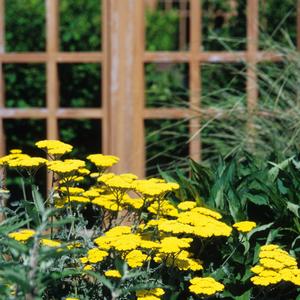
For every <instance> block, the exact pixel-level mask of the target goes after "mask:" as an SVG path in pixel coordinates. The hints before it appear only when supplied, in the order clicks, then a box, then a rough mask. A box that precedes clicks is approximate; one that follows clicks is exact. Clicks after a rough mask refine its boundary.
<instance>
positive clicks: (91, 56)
mask: <svg viewBox="0 0 300 300" xmlns="http://www.w3.org/2000/svg"><path fill="white" fill-rule="evenodd" d="M191 57H192V54H191V53H190V52H168V51H158V52H145V53H144V62H155V63H180V62H186V63H188V62H189V61H190V60H191ZM51 58H52V59H54V60H55V61H57V62H58V63H99V62H102V61H103V53H101V52H76V53H72V52H58V53H55V54H52V56H51ZM256 58H257V61H258V62H260V61H273V62H276V61H281V60H282V58H283V56H282V54H279V53H274V52H266V51H259V52H257V53H256ZM247 59H248V57H247V52H245V51H236V52H222V51H214V52H211V51H210V52H201V53H199V54H198V55H197V56H196V60H198V61H199V62H207V63H222V62H246V61H247ZM48 60H49V55H48V54H47V53H42V52H36V53H33V52H30V53H27V52H26V53H25V52H24V53H20V52H19V53H0V62H2V63H46V62H47V61H48Z"/></svg>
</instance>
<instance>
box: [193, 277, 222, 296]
mask: <svg viewBox="0 0 300 300" xmlns="http://www.w3.org/2000/svg"><path fill="white" fill-rule="evenodd" d="M190 283H191V285H190V286H189V290H190V291H191V292H192V293H194V294H196V295H203V296H211V295H214V294H216V293H218V292H221V291H223V290H224V285H223V284H221V283H219V282H217V281H216V280H215V279H213V278H212V277H194V278H193V279H191V280H190Z"/></svg>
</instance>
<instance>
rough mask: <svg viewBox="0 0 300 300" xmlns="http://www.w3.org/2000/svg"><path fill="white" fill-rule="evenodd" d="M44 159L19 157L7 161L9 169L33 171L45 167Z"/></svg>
mask: <svg viewBox="0 0 300 300" xmlns="http://www.w3.org/2000/svg"><path fill="white" fill-rule="evenodd" d="M46 162H47V160H46V159H44V158H42V157H21V158H16V159H13V160H9V161H8V166H9V167H10V168H21V169H35V168H38V167H41V166H42V165H45V164H46Z"/></svg>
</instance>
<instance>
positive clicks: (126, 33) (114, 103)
mask: <svg viewBox="0 0 300 300" xmlns="http://www.w3.org/2000/svg"><path fill="white" fill-rule="evenodd" d="M106 5H107V6H106V7H107V10H108V12H107V13H108V14H109V16H108V24H107V28H108V30H109V32H110V35H109V37H108V44H107V48H108V51H109V56H108V57H107V59H108V63H109V68H107V69H109V70H110V78H109V104H110V108H109V111H110V113H111V115H110V122H111V123H110V124H111V125H110V127H111V135H110V138H111V150H112V154H115V155H117V156H119V157H120V158H121V160H120V163H119V164H118V165H117V166H116V167H115V168H114V170H115V171H117V172H128V171H130V172H134V173H135V174H137V175H139V176H143V175H144V165H145V163H144V160H145V158H144V156H145V155H144V130H143V127H144V126H143V115H142V112H143V97H144V95H143V94H144V89H143V85H144V83H143V76H144V75H143V71H144V68H143V60H142V58H143V55H142V54H143V51H144V42H143V40H144V37H143V33H144V26H143V21H144V2H143V1H135V0H115V1H107V4H106Z"/></svg>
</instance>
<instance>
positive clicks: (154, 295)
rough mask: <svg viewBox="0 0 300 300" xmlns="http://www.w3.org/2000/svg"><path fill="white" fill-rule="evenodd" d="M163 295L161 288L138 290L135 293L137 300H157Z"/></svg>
mask: <svg viewBox="0 0 300 300" xmlns="http://www.w3.org/2000/svg"><path fill="white" fill-rule="evenodd" d="M164 294H165V291H164V290H163V289H161V288H155V289H151V290H139V291H137V292H136V296H137V300H159V299H161V297H162V296H163V295H164Z"/></svg>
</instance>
